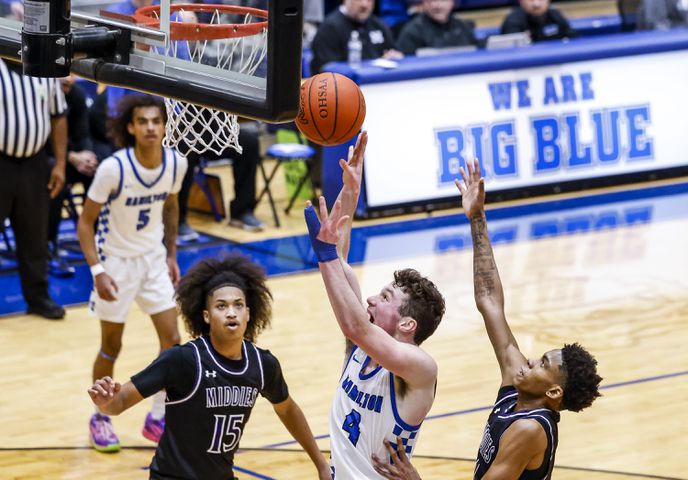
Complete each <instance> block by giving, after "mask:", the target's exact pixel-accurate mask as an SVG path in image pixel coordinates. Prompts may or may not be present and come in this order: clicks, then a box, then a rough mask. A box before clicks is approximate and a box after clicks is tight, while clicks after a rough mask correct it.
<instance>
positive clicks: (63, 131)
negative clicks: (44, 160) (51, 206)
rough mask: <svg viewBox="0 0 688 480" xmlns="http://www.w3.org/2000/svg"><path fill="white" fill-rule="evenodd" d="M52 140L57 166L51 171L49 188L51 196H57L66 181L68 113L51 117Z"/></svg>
mask: <svg viewBox="0 0 688 480" xmlns="http://www.w3.org/2000/svg"><path fill="white" fill-rule="evenodd" d="M50 140H51V142H52V147H53V155H54V157H55V166H54V167H53V169H52V171H51V172H50V180H49V181H48V189H50V198H55V197H56V196H57V194H58V193H60V191H61V190H62V187H63V186H64V183H65V168H66V166H67V115H65V114H61V115H59V116H53V117H51V118H50Z"/></svg>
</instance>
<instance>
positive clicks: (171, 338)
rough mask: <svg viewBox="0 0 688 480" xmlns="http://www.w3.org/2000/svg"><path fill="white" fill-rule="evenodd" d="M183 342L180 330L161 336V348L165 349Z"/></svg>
mask: <svg viewBox="0 0 688 480" xmlns="http://www.w3.org/2000/svg"><path fill="white" fill-rule="evenodd" d="M181 342H182V337H181V335H179V332H178V331H174V332H170V333H169V334H167V335H164V336H162V337H160V349H161V350H165V349H167V348H170V347H173V346H175V345H179V344H180V343H181Z"/></svg>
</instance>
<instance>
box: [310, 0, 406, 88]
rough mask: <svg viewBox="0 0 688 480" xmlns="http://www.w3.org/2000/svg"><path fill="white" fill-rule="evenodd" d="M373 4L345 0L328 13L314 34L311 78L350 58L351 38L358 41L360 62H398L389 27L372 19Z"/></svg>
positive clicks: (374, 18)
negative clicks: (326, 67) (381, 58)
mask: <svg viewBox="0 0 688 480" xmlns="http://www.w3.org/2000/svg"><path fill="white" fill-rule="evenodd" d="M374 6H375V1H374V0H344V1H343V3H342V5H341V6H340V7H339V9H337V10H335V11H334V12H332V13H330V14H329V15H328V16H327V17H325V20H324V21H323V23H322V25H320V28H319V29H318V33H316V34H315V38H314V39H313V43H312V44H311V49H312V50H313V60H312V61H311V74H312V75H315V74H316V73H320V71H321V69H322V67H323V66H324V65H325V64H326V63H329V62H343V61H346V60H347V59H348V58H349V47H348V45H349V41H350V40H351V39H352V33H353V32H356V33H354V34H353V35H356V36H357V41H360V44H361V50H360V57H361V58H360V59H359V60H372V59H375V58H380V57H383V58H401V57H402V56H403V55H402V54H401V53H400V52H399V51H397V50H395V49H394V38H393V37H392V32H391V31H390V29H389V27H388V26H387V25H385V24H384V23H383V22H382V21H381V20H380V19H379V18H377V17H376V16H375V15H372V12H373V7H374Z"/></svg>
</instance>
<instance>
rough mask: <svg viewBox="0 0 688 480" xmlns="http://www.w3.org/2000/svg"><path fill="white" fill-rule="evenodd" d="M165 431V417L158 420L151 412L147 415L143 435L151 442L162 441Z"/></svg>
mask: <svg viewBox="0 0 688 480" xmlns="http://www.w3.org/2000/svg"><path fill="white" fill-rule="evenodd" d="M164 431H165V419H164V418H162V419H160V420H156V419H154V418H153V415H151V413H150V412H149V413H148V415H146V421H145V422H144V424H143V430H142V431H141V433H143V436H144V437H146V438H147V439H148V440H150V441H151V442H155V443H160V437H162V433H163V432H164Z"/></svg>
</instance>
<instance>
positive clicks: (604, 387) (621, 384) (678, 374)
mask: <svg viewBox="0 0 688 480" xmlns="http://www.w3.org/2000/svg"><path fill="white" fill-rule="evenodd" d="M684 375H688V370H684V371H681V372H674V373H665V374H662V375H654V376H652V377H644V378H637V379H635V380H627V381H625V382H617V383H610V384H608V385H602V386H601V387H600V390H609V389H610V388H618V387H626V386H628V385H636V384H638V383H647V382H656V381H658V380H665V379H667V378H674V377H681V376H684ZM492 407H494V405H487V406H484V407H474V408H468V409H466V410H458V411H456V412H447V413H439V414H437V415H430V416H427V417H425V421H427V420H436V419H438V418H446V417H455V416H458V415H466V414H469V413H475V412H482V411H485V410H490V409H492ZM329 436H330V435H329V434H324V435H318V436H317V437H315V439H316V440H321V439H324V438H328V437H329ZM295 443H297V442H296V440H289V441H286V442H280V443H272V444H269V445H265V446H263V447H260V448H277V447H284V446H286V445H293V444H295Z"/></svg>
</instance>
